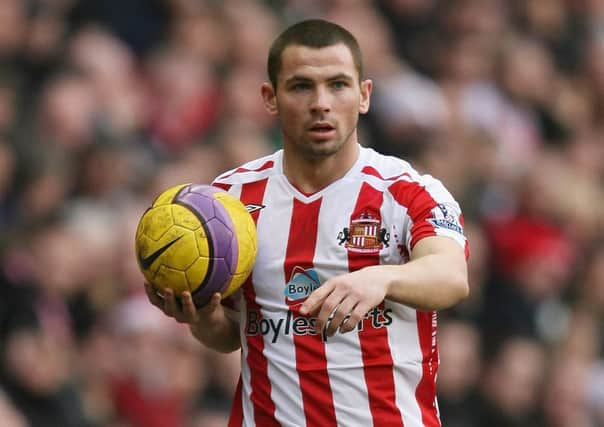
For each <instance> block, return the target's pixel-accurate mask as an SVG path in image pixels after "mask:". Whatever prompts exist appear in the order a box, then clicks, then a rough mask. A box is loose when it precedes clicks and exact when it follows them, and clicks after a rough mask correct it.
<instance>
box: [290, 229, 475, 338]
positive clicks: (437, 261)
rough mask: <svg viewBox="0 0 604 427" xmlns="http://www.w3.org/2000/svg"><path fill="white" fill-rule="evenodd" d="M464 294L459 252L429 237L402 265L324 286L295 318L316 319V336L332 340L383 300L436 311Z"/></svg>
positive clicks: (465, 284) (464, 267)
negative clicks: (319, 333)
mask: <svg viewBox="0 0 604 427" xmlns="http://www.w3.org/2000/svg"><path fill="white" fill-rule="evenodd" d="M468 294H469V286H468V273H467V263H466V257H465V253H464V250H463V248H462V247H461V246H460V245H459V244H458V243H457V242H455V241H454V240H453V239H450V238H448V237H441V236H431V237H426V238H424V239H422V240H420V241H419V242H417V244H416V245H415V247H414V248H413V251H412V253H411V260H410V261H409V262H407V263H405V264H402V265H375V266H370V267H366V268H363V269H361V270H358V271H355V272H353V273H348V274H344V275H341V276H337V277H333V278H331V279H329V280H327V281H326V282H325V283H323V284H322V285H321V286H320V287H319V288H318V289H317V290H315V291H314V292H313V293H312V294H311V295H310V296H309V297H308V299H307V300H306V301H305V302H304V303H303V304H302V307H301V309H300V313H301V314H317V321H316V324H315V325H316V328H317V330H319V331H320V330H323V328H324V327H325V326H327V334H328V335H333V334H334V333H335V332H336V331H337V330H338V328H339V329H340V331H341V332H348V331H351V330H352V329H354V328H355V326H356V325H357V323H358V322H359V321H360V320H361V319H362V318H363V317H364V316H365V314H366V313H367V312H368V311H369V310H371V309H372V308H373V307H375V306H376V305H378V304H380V303H381V302H382V301H383V300H384V299H385V298H388V299H390V300H392V301H396V302H398V303H401V304H405V305H408V306H410V307H414V308H417V309H419V310H441V309H445V308H448V307H451V306H453V305H455V304H457V303H458V302H459V301H461V300H462V299H464V298H466V297H467V296H468ZM332 316H333V317H332ZM330 317H332V318H331V320H329V318H330Z"/></svg>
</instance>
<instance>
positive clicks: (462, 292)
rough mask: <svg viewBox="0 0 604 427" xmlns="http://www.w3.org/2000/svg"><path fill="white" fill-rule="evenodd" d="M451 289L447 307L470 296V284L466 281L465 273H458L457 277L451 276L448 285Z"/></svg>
mask: <svg viewBox="0 0 604 427" xmlns="http://www.w3.org/2000/svg"><path fill="white" fill-rule="evenodd" d="M450 289H451V293H450V295H451V300H450V304H449V307H452V306H454V305H456V304H459V303H460V302H462V301H463V300H465V299H466V298H468V297H469V296H470V284H469V283H468V277H467V275H465V274H459V275H458V277H455V278H453V280H452V281H451V285H450Z"/></svg>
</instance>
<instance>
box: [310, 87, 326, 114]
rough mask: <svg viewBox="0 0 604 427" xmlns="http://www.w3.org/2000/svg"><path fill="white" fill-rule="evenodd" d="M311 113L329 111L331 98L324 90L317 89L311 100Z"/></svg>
mask: <svg viewBox="0 0 604 427" xmlns="http://www.w3.org/2000/svg"><path fill="white" fill-rule="evenodd" d="M310 108H311V110H312V111H313V112H327V111H329V110H331V96H330V94H329V91H327V90H326V89H325V88H322V87H317V88H316V90H315V91H314V93H313V97H312V100H311V106H310Z"/></svg>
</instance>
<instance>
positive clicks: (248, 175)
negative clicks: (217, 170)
mask: <svg viewBox="0 0 604 427" xmlns="http://www.w3.org/2000/svg"><path fill="white" fill-rule="evenodd" d="M279 156H280V151H276V152H275V153H273V154H270V155H268V156H264V157H260V158H258V159H254V160H251V161H249V162H247V163H244V164H242V165H240V166H238V167H236V168H233V169H231V170H228V171H226V172H224V173H222V174H221V175H219V176H218V177H217V178H216V179H215V180H214V182H213V184H227V185H234V184H244V183H248V182H254V181H257V180H260V179H264V178H266V177H268V176H270V175H272V174H274V173H275V172H276V168H275V165H276V164H277V162H278V159H279Z"/></svg>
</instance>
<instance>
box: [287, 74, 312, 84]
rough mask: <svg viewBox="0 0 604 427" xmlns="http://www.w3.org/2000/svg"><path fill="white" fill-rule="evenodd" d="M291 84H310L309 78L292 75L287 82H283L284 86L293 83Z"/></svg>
mask: <svg viewBox="0 0 604 427" xmlns="http://www.w3.org/2000/svg"><path fill="white" fill-rule="evenodd" d="M293 82H312V79H311V78H308V77H305V76H301V75H293V76H291V77H290V78H288V79H287V80H285V84H289V83H293Z"/></svg>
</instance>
